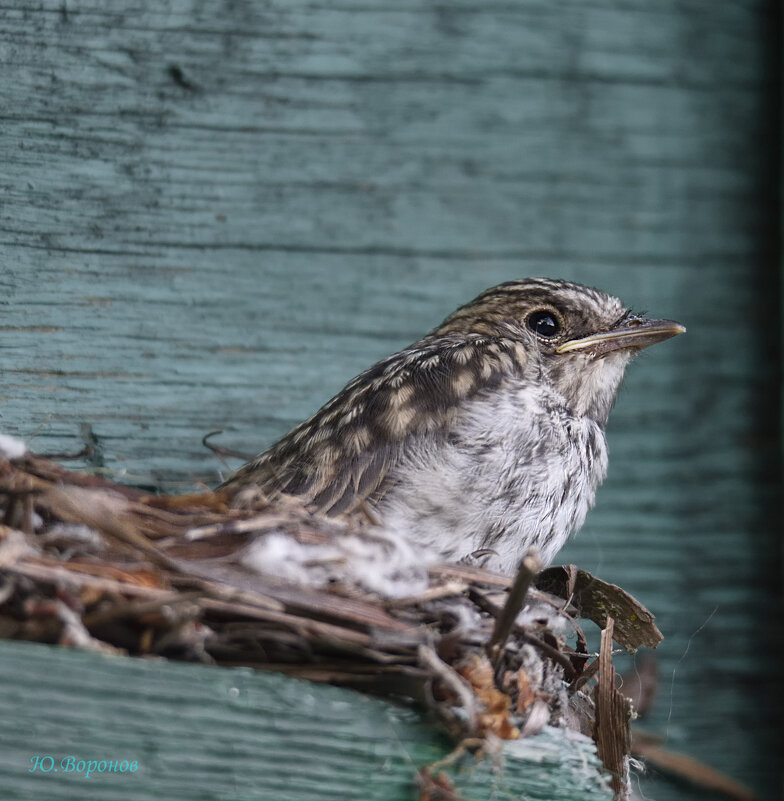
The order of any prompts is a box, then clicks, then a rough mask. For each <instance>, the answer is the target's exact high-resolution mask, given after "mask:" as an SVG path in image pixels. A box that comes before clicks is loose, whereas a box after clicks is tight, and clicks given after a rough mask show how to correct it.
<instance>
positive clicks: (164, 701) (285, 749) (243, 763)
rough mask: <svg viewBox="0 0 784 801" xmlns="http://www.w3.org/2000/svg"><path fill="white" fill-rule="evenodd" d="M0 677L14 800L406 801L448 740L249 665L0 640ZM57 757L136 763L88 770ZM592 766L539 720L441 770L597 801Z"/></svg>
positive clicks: (543, 795)
mask: <svg viewBox="0 0 784 801" xmlns="http://www.w3.org/2000/svg"><path fill="white" fill-rule="evenodd" d="M0 681H1V682H2V684H3V687H4V688H5V690H4V691H3V693H2V694H0V713H2V719H3V721H4V723H5V725H3V727H2V730H0V788H2V791H3V798H9V799H10V798H13V799H15V801H26V800H27V799H30V801H39V799H41V798H44V797H45V798H47V799H51V801H66V799H79V801H90V800H91V799H100V800H101V801H113V799H122V801H136V799H138V801H149V799H151V798H166V799H171V800H172V801H178V800H179V799H183V800H184V801H194V799H200V801H312V800H313V799H316V798H318V799H324V800H325V801H327V799H335V801H353V800H354V799H356V801H367V799H378V801H396V800H397V799H400V801H413V799H414V798H416V797H418V794H417V792H416V789H415V788H416V785H415V775H416V771H417V769H418V768H420V767H423V766H424V765H426V764H428V763H429V762H431V761H434V760H436V759H439V758H441V757H443V756H446V755H447V754H448V753H449V751H450V750H451V748H452V745H451V743H449V742H448V741H447V740H446V739H445V738H444V737H441V736H440V735H439V734H438V733H437V732H436V731H435V730H434V727H433V726H428V725H426V724H424V723H423V722H422V720H421V718H420V717H419V716H418V715H416V714H415V713H414V712H412V711H411V710H408V709H404V708H401V707H396V706H394V705H392V704H387V703H384V702H382V701H379V700H376V699H371V698H367V697H365V696H362V695H359V694H357V693H353V692H351V691H349V690H341V689H338V688H335V687H327V686H325V685H314V684H310V683H309V682H304V681H298V680H295V679H289V678H286V677H284V676H281V675H278V674H273V673H260V672H254V671H252V670H249V669H228V668H209V667H202V666H193V665H175V664H168V663H163V662H158V661H148V660H142V659H127V658H122V657H119V658H118V657H104V656H96V655H95V654H86V653H80V652H75V651H69V650H65V649H56V648H51V647H48V646H40V645H31V644H27V643H9V642H3V643H0ZM9 687H12V688H13V689H12V691H11V692H9V690H8V688H9ZM11 721H12V722H13V725H9V722H11ZM36 755H37V756H40V757H41V758H42V759H41V760H39V762H35V756H36ZM46 756H51V757H52V758H53V761H54V766H52V763H51V762H50V761H48V760H46V759H45V757H46ZM68 756H73V757H74V763H73V764H75V765H78V763H79V762H80V761H81V760H85V761H88V760H93V761H96V762H99V761H101V760H107V761H108V760H116V761H118V762H122V761H123V760H128V761H130V762H133V761H136V762H137V763H138V770H136V771H135V772H134V773H125V774H118V773H107V772H104V773H102V774H97V773H93V774H92V775H90V776H89V777H88V776H86V775H85V769H84V768H81V771H82V772H81V773H77V771H76V770H75V769H73V768H71V769H70V770H68V769H69V767H70V765H69V763H68V761H67V758H68ZM31 760H32V761H31ZM63 760H65V761H63ZM598 764H599V763H598V759H597V757H596V754H595V751H594V748H593V743H592V742H591V741H590V740H588V739H587V738H584V737H579V736H576V737H575V738H566V739H564V737H563V735H562V733H556V732H555V730H546V731H545V732H544V733H543V735H542V736H539V737H536V738H533V739H530V740H526V741H519V742H517V743H511V744H509V746H508V747H507V748H506V749H505V750H504V753H503V754H500V755H498V757H497V758H496V759H492V758H488V759H485V760H484V762H483V763H481V764H479V765H477V764H475V763H474V762H473V761H470V760H468V761H465V763H464V764H463V765H461V766H460V767H459V768H458V769H457V770H455V771H452V779H453V781H454V782H455V785H456V787H457V788H458V790H459V792H461V793H463V794H464V795H465V796H466V797H470V798H473V799H476V801H482V799H489V798H493V799H497V800H498V801H507V800H509V801H511V799H518V798H538V799H559V801H571V800H572V799H574V801H578V800H579V801H608V799H610V798H611V797H612V793H611V792H610V791H609V789H608V787H607V785H606V784H605V783H604V782H603V781H602V780H601V779H600V777H599V772H598ZM37 765H43V766H44V769H45V770H46V771H47V772H46V773H42V772H41V769H40V768H39V769H37V770H34V768H35V767H36V766H37ZM55 768H56V769H57V770H55ZM31 770H32V772H30V771H31Z"/></svg>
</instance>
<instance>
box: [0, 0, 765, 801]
mask: <svg viewBox="0 0 784 801" xmlns="http://www.w3.org/2000/svg"><path fill="white" fill-rule="evenodd" d="M389 6H390V4H388V3H387V4H383V3H380V2H373V1H372V0H371V1H365V2H341V3H339V4H333V3H321V4H319V3H310V2H285V3H284V2H272V3H267V4H263V5H262V4H256V3H252V2H247V1H245V2H228V0H227V1H226V2H220V3H212V4H202V3H198V2H195V0H176V1H175V2H172V3H168V4H166V7H165V8H164V7H161V6H160V5H159V4H152V3H148V2H145V1H144V0H133V1H132V2H131V3H127V2H120V0H110V1H109V2H98V1H97V0H93V1H92V2H87V1H86V0H65V2H61V1H60V0H58V2H49V1H46V2H42V3H40V4H39V5H38V6H35V7H33V6H31V5H30V4H28V3H22V2H15V1H14V0H11V2H7V3H6V4H5V6H3V8H2V9H0V16H1V17H2V26H0V28H1V30H0V63H2V71H0V82H2V90H3V91H2V97H3V104H2V109H0V118H2V130H3V136H2V138H1V139H0V156H1V157H2V164H3V168H2V170H0V198H1V202H2V210H1V212H0V259H2V261H0V265H2V267H1V268H0V313H1V314H0V337H1V339H0V341H1V342H2V388H1V389H0V393H1V397H0V427H2V428H3V429H4V430H6V431H9V432H12V433H19V434H21V435H23V436H25V437H26V438H30V437H32V436H33V435H35V438H34V440H33V442H32V445H33V446H34V447H36V448H38V449H39V450H42V451H63V450H78V448H79V442H78V436H77V434H78V428H79V424H80V423H81V422H89V423H90V424H91V425H92V427H93V430H94V431H95V433H96V434H97V436H98V437H99V440H100V442H101V445H102V451H103V456H104V460H105V464H106V467H107V468H108V469H110V470H112V471H122V470H124V471H126V476H127V478H128V480H134V481H141V482H154V483H165V484H166V486H168V487H170V488H176V487H182V486H186V485H190V484H191V483H192V481H193V480H195V479H203V480H207V481H210V480H214V479H216V478H217V470H218V468H219V464H218V462H217V461H216V460H215V459H214V458H213V457H212V455H211V454H209V453H208V452H206V451H205V450H204V449H203V448H202V447H201V445H200V438H201V436H202V435H203V434H204V433H206V432H207V431H209V430H211V429H213V428H224V429H226V432H227V433H226V434H225V435H224V438H223V441H224V442H226V443H227V444H231V445H235V446H237V447H242V448H244V449H246V450H249V451H255V450H259V449H261V447H263V446H264V445H266V444H268V443H269V442H270V441H271V440H272V439H273V438H274V437H276V436H277V435H279V434H281V433H283V432H284V431H285V430H286V429H287V428H288V427H289V426H290V425H291V424H292V423H294V422H296V421H297V420H299V419H301V418H302V417H303V416H305V415H307V414H309V413H310V412H311V411H313V410H314V409H315V408H316V407H317V406H318V405H319V403H320V402H321V401H323V400H324V399H326V398H327V397H328V396H329V395H330V394H331V393H332V392H334V391H335V390H337V389H338V388H339V387H340V386H341V385H342V384H343V383H344V382H345V380H347V379H348V378H350V377H351V376H352V375H354V374H355V373H356V372H357V371H359V370H361V369H362V368H363V367H365V366H367V365H368V364H369V363H371V362H372V361H374V360H375V359H376V358H378V357H380V356H382V355H384V354H386V353H388V352H391V351H392V350H394V349H396V348H399V347H401V346H403V345H405V344H407V342H409V341H411V340H413V339H414V338H416V337H417V336H419V335H420V334H421V333H422V332H423V331H425V330H427V329H428V328H430V327H431V326H433V325H434V324H435V323H436V322H438V321H439V319H440V318H442V317H443V316H444V315H445V314H446V313H448V312H449V311H451V309H453V308H454V307H455V306H456V305H457V304H459V303H461V302H463V301H465V300H466V299H468V298H470V297H471V296H472V295H473V294H475V293H476V292H477V291H479V290H481V289H483V288H484V287H486V286H489V285H491V284H493V283H495V282H498V281H501V280H506V279H509V278H512V277H517V276H523V275H535V274H549V275H561V276H563V277H567V278H574V279H576V280H580V281H584V282H587V283H593V284H596V285H599V286H601V287H603V288H606V289H609V290H611V291H615V292H617V293H618V294H620V295H621V296H622V297H624V298H625V299H626V300H627V301H628V302H630V303H632V304H634V305H635V306H637V307H638V308H639V307H642V308H645V309H648V310H650V311H652V312H656V313H661V314H662V315H668V316H672V317H675V318H680V319H683V321H684V322H685V323H686V324H687V325H688V327H689V334H688V336H686V337H683V338H682V339H680V340H678V341H677V342H674V343H672V344H668V345H664V346H662V347H661V348H660V349H658V348H657V349H655V350H654V351H651V353H650V354H646V357H645V358H644V359H641V360H640V363H639V364H637V365H635V366H634V367H633V369H632V371H631V373H630V376H629V379H628V384H627V386H626V389H625V390H624V392H623V393H622V396H621V398H620V400H619V403H618V408H617V409H616V410H615V412H614V417H613V420H612V422H611V430H610V439H611V449H612V458H611V474H610V479H609V481H608V484H607V486H606V487H605V488H604V489H603V490H602V492H601V494H600V499H599V504H598V507H597V509H596V510H595V512H594V513H593V515H592V516H591V518H590V522H589V524H588V526H587V528H586V530H585V531H584V532H583V533H582V534H581V535H580V537H579V538H578V539H577V540H576V542H575V543H574V545H573V546H571V548H570V550H569V551H568V552H567V553H566V554H565V558H574V559H577V560H579V562H580V563H581V564H582V565H584V566H585V567H586V568H588V569H590V570H592V571H594V572H597V573H598V574H599V575H601V576H602V577H604V578H607V579H608V580H611V581H615V582H618V583H620V584H622V585H623V586H624V587H625V588H626V589H628V590H630V591H631V592H633V593H634V594H635V595H637V596H638V597H640V598H641V599H642V600H643V601H644V602H645V603H646V604H647V605H648V606H650V607H651V608H652V609H653V610H654V611H656V612H657V614H658V620H657V622H658V623H659V625H660V627H661V628H662V630H663V631H664V633H665V635H666V636H667V638H668V639H667V640H666V641H665V643H664V644H663V646H662V647H661V672H662V677H663V679H662V682H663V686H662V689H661V693H660V700H659V705H658V710H657V711H656V713H655V719H654V720H653V722H652V724H651V725H652V726H654V727H657V726H658V727H660V728H661V729H664V728H665V727H668V728H669V733H670V740H671V745H673V746H675V747H682V748H685V749H687V750H689V751H690V752H691V753H694V754H695V755H697V756H700V757H702V758H704V759H706V760H708V761H711V762H713V763H714V764H719V765H723V766H724V767H726V768H727V769H728V770H730V771H731V772H732V773H734V774H735V775H736V776H738V777H739V778H742V779H745V780H746V781H748V782H749V783H751V784H756V785H757V786H759V787H767V786H769V784H770V782H772V781H773V780H772V778H770V777H771V770H770V768H769V767H767V762H766V756H765V753H766V752H765V749H764V748H763V747H762V743H763V742H764V741H765V740H766V738H767V737H768V736H769V734H766V733H769V732H770V731H772V726H773V723H772V721H769V720H768V721H767V722H766V720H762V721H761V720H760V716H764V715H765V714H766V712H765V710H766V709H767V708H768V707H767V705H766V704H765V691H766V685H765V684H764V682H763V681H762V679H761V675H762V674H761V672H760V671H761V670H762V668H761V667H760V665H758V664H757V663H756V662H755V659H754V657H753V653H754V651H755V649H757V648H758V641H757V639H756V638H757V636H758V634H759V632H757V630H756V628H755V624H754V623H753V622H752V621H754V620H755V619H756V618H757V617H758V613H759V609H760V606H761V605H764V603H765V599H766V598H770V592H771V590H770V586H771V584H770V583H771V582H772V581H773V576H772V566H773V561H772V560H771V554H772V553H773V547H774V546H773V544H772V542H771V537H770V536H768V534H766V529H765V522H764V512H765V505H764V504H765V502H766V501H765V496H764V492H765V489H766V486H767V487H769V486H770V484H766V481H770V480H771V479H770V478H767V479H766V472H765V471H766V469H767V462H766V461H765V458H767V457H766V456H765V454H766V450H765V449H766V448H769V447H771V446H770V443H769V442H768V441H767V440H766V438H765V436H764V432H765V430H766V425H773V420H774V419H775V418H774V414H776V413H777V412H774V411H772V407H771V406H770V405H767V404H769V401H766V400H765V399H766V398H774V397H775V395H776V392H777V391H778V390H777V389H775V386H774V384H773V381H774V376H775V375H777V374H778V367H777V366H776V365H775V357H776V352H775V349H774V350H773V351H772V350H771V349H770V348H771V346H770V340H769V339H766V336H765V328H764V324H763V321H765V320H769V319H775V318H776V314H777V312H776V309H775V305H774V304H775V302H776V300H777V298H776V297H775V293H772V292H769V291H768V288H769V286H770V283H769V282H770V280H771V275H772V273H770V272H769V267H770V262H769V254H770V251H769V249H768V244H767V243H768V240H769V239H770V238H771V235H772V229H771V228H770V220H769V218H768V217H767V216H766V215H767V211H766V210H767V209H768V208H773V205H772V204H770V203H769V202H768V200H769V198H770V197H772V194H771V193H773V192H775V190H776V187H771V186H770V175H772V174H773V172H772V169H773V168H772V165H773V164H774V163H775V158H774V157H773V156H772V148H773V147H774V146H775V147H777V146H778V143H775V142H772V141H771V139H770V133H771V130H772V129H771V127H770V123H769V119H768V117H766V114H768V113H769V112H768V111H767V109H768V108H772V107H773V106H772V105H771V104H770V98H769V94H770V93H771V92H772V91H773V89H774V88H775V81H773V82H771V79H770V78H768V77H766V68H767V66H768V64H769V59H770V57H771V52H772V44H773V41H772V35H771V34H770V32H769V30H768V29H767V28H766V26H769V25H771V24H773V23H774V22H775V19H774V18H773V17H771V18H770V19H769V18H768V14H769V10H770V9H772V8H773V4H769V3H767V2H764V1H763V0H752V1H751V2H746V3H733V4H715V3H707V2H700V1H699V0H694V2H687V3H682V2H678V1H677V0H662V1H661V2H658V3H656V4H654V5H653V6H652V5H651V4H650V3H643V2H641V0H626V1H625V2H624V1H622V0H617V2H616V0H605V1H604V2H599V1H598V0H591V2H588V3H587V2H582V0H581V1H579V2H578V0H573V1H572V2H567V3H560V4H551V3H546V2H539V1H538V0H520V1H519V2H491V3H482V4H476V3H473V2H468V0H460V2H456V3H450V4H449V5H441V6H433V5H431V4H428V3H424V2H420V0H407V2H401V3H395V4H394V7H389ZM774 17H775V15H774ZM766 260H767V261H766ZM766 414H767V415H768V417H767V418H766V417H765V415H766ZM767 475H769V476H772V475H773V473H769V474H767ZM176 479H181V481H180V482H179V483H178V482H177V481H176ZM760 565H765V566H766V567H765V568H761V567H760ZM767 566H770V567H767ZM761 587H762V589H761ZM763 590H764V591H763ZM714 609H716V612H715V614H713V616H712V617H711V618H710V621H709V622H708V623H707V625H706V626H705V627H704V628H702V629H700V627H701V626H702V625H703V624H705V622H706V620H708V618H709V616H710V615H711V613H712V612H713V610H714ZM698 630H699V633H698V634H696V635H695V636H694V639H693V640H691V641H690V640H689V638H690V637H691V636H692V635H694V634H695V632H697V631H698ZM687 645H688V654H686V650H687ZM676 666H677V672H676V673H675V674H674V675H673V671H675V669H676ZM706 676H708V677H709V679H707V680H706V678H705V677H706ZM670 710H671V711H672V717H671V718H670ZM668 721H669V723H668ZM766 727H767V728H766ZM717 732H719V733H720V734H719V735H717ZM750 732H756V735H754V736H753V737H752V735H750ZM755 738H757V739H756V740H755ZM766 776H767V778H766ZM766 782H767V784H766ZM657 797H659V798H666V797H668V796H667V795H666V791H665V790H660V789H658V788H657ZM669 797H675V795H671V796H669Z"/></svg>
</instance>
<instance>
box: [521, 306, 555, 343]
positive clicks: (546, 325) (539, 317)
mask: <svg viewBox="0 0 784 801" xmlns="http://www.w3.org/2000/svg"><path fill="white" fill-rule="evenodd" d="M526 322H527V323H528V327H529V328H530V329H531V330H532V331H533V332H534V333H535V334H538V335H539V336H540V337H547V338H548V339H550V338H551V337H554V336H556V335H557V334H558V332H559V331H560V330H561V326H560V325H559V324H558V320H557V319H556V318H555V316H554V315H553V314H551V313H550V312H547V311H538V312H534V313H533V314H531V315H529V317H528V319H527V320H526Z"/></svg>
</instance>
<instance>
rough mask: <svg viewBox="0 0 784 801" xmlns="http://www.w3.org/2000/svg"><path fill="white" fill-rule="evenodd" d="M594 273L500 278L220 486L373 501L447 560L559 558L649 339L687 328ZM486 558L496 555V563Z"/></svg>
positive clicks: (382, 518)
mask: <svg viewBox="0 0 784 801" xmlns="http://www.w3.org/2000/svg"><path fill="white" fill-rule="evenodd" d="M685 330H686V329H685V327H684V326H683V325H681V324H680V323H678V322H675V321H674V320H664V319H651V318H649V317H646V316H644V315H642V314H636V313H633V312H632V311H631V310H630V309H628V308H626V307H625V306H624V304H623V303H622V302H621V301H620V300H619V299H618V298H616V297H614V296H613V295H610V294H607V293H606V292H603V291H601V290H598V289H594V288H591V287H587V286H583V285H581V284H577V283H573V282H569V281H564V280H560V279H550V278H526V279H520V280H514V281H508V282H506V283H502V284H499V285H498V286H495V287H492V288H490V289H488V290H486V291H485V292H483V293H481V294H480V295H479V296H478V297H476V298H475V299H474V300H472V301H471V302H470V303H467V304H465V305H463V306H461V307H460V308H458V309H457V310H456V311H455V312H453V313H452V314H450V315H449V316H448V317H447V318H446V319H445V320H444V321H443V322H442V323H441V324H440V325H439V326H438V327H437V328H435V329H434V330H432V331H431V332H430V333H429V334H427V335H426V336H424V337H423V338H422V339H420V340H418V341H417V342H414V343H413V344H412V345H410V346H409V347H407V348H405V349H403V350H401V351H399V352H398V353H395V354H393V355H391V356H388V357H386V358H384V359H381V361H379V362H377V363H376V364H374V365H373V366H372V367H370V368H369V369H367V370H365V371H364V372H363V373H361V374H360V375H359V376H357V377H356V378H354V379H353V380H352V381H350V382H349V383H348V384H347V385H346V386H345V387H344V388H343V389H342V390H341V391H340V392H338V394H337V395H335V396H334V397H333V398H332V399H331V400H329V401H327V403H325V404H324V405H323V406H322V407H321V408H320V409H319V410H318V411H317V412H316V413H315V414H314V415H313V416H311V417H310V418H309V419H307V420H305V421H304V422H302V423H300V424H299V425H297V426H296V427H295V428H294V429H293V430H292V431H290V432H289V433H288V434H286V435H285V436H283V437H282V438H281V439H280V440H278V441H277V442H276V443H275V444H274V445H272V446H271V447H270V448H269V449H268V450H266V451H264V452H263V453H261V454H260V455H259V456H257V457H256V458H255V459H253V460H251V461H250V462H248V463H247V464H245V465H244V466H243V467H241V468H240V469H239V470H238V471H237V472H236V473H235V474H234V475H233V476H231V477H230V478H229V479H228V480H227V481H225V482H224V483H223V484H222V485H221V486H220V487H219V489H223V490H226V491H228V492H230V493H233V494H234V497H237V494H238V493H240V491H242V490H248V489H252V490H254V491H258V492H261V493H262V494H263V495H264V496H265V497H268V498H274V497H276V496H278V495H280V494H286V495H292V496H297V497H299V498H300V499H302V500H303V501H304V502H305V503H306V504H307V505H308V506H309V507H310V508H311V509H312V510H314V511H317V512H320V513H322V514H324V515H327V516H330V517H334V516H338V515H345V514H349V515H350V514H352V513H356V512H357V511H358V510H365V511H368V510H370V511H371V512H372V519H374V520H375V521H377V522H378V523H379V524H380V525H382V526H383V527H384V528H385V529H387V530H389V531H394V532H400V533H401V536H407V537H409V538H410V540H411V541H413V542H416V543H417V544H418V545H420V546H423V547H424V548H426V549H429V550H430V551H431V552H433V553H436V554H438V556H439V558H440V559H442V560H444V561H447V562H459V561H466V560H467V561H468V562H469V563H470V562H471V560H472V558H474V557H475V556H476V555H482V556H483V557H485V559H486V560H488V559H489V560H490V562H492V567H493V568H494V569H496V570H498V571H500V572H502V573H507V574H512V573H514V572H515V570H516V569H517V566H518V564H519V562H520V561H521V559H522V558H523V556H524V555H525V554H526V553H528V552H529V548H532V547H533V548H535V549H536V551H537V552H538V555H539V559H540V560H541V564H542V565H543V566H547V565H549V564H550V563H551V562H552V560H553V559H554V557H555V555H556V554H557V553H558V551H559V550H560V549H561V548H562V547H563V546H564V545H565V543H566V542H567V540H568V539H569V537H570V536H571V535H572V534H573V533H574V532H576V531H577V530H578V529H579V528H580V527H581V526H582V524H583V522H584V521H585V518H586V515H587V513H588V511H589V509H590V508H591V507H592V506H593V503H594V498H595V494H596V490H597V488H598V486H599V485H600V484H601V483H602V481H603V480H604V478H605V476H606V473H607V458H608V457H607V440H606V436H605V426H606V424H607V420H608V416H609V414H610V410H611V408H612V407H613V404H614V401H615V397H616V393H617V391H618V388H619V386H620V384H621V381H622V379H623V376H624V371H625V369H626V367H627V365H628V363H629V361H630V360H631V359H632V357H633V356H634V355H635V354H636V353H638V352H639V351H640V350H641V349H643V348H646V347H648V346H649V345H652V344H654V343H657V342H661V341H663V340H666V339H669V338H670V337H673V336H676V335H678V334H681V333H683V332H684V331H685ZM487 564H488V562H487V561H484V562H483V565H484V566H487Z"/></svg>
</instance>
